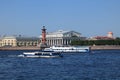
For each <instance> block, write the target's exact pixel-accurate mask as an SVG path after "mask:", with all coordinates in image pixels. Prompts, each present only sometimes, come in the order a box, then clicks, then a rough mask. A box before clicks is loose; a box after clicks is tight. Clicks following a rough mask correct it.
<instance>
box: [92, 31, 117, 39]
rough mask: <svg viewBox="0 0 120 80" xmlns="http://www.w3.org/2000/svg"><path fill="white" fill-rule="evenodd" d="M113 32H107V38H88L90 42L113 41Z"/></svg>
mask: <svg viewBox="0 0 120 80" xmlns="http://www.w3.org/2000/svg"><path fill="white" fill-rule="evenodd" d="M113 39H115V38H114V37H113V32H108V34H107V36H95V37H92V38H90V40H113Z"/></svg>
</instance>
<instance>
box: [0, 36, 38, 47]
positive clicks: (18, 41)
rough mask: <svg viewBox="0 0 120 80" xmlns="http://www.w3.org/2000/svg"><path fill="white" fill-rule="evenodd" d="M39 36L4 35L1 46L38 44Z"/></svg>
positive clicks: (0, 40)
mask: <svg viewBox="0 0 120 80" xmlns="http://www.w3.org/2000/svg"><path fill="white" fill-rule="evenodd" d="M38 42H39V38H36V37H14V36H11V37H3V38H1V39H0V47H17V46H19V47H21V46H37V45H38Z"/></svg>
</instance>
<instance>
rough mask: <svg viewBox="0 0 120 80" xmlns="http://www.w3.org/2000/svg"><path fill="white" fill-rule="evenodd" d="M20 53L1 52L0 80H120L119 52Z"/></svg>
mask: <svg viewBox="0 0 120 80" xmlns="http://www.w3.org/2000/svg"><path fill="white" fill-rule="evenodd" d="M23 52H25V51H0V80H120V50H97V51H92V52H91V53H68V54H67V53H64V54H63V56H64V57H63V58H23V57H18V55H19V54H22V53H23Z"/></svg>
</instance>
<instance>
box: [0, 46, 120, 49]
mask: <svg viewBox="0 0 120 80" xmlns="http://www.w3.org/2000/svg"><path fill="white" fill-rule="evenodd" d="M103 49H104V50H105V49H106V50H110V49H119V50H120V46H116V45H113V46H108V45H102V46H91V50H103ZM0 50H40V47H1V48H0Z"/></svg>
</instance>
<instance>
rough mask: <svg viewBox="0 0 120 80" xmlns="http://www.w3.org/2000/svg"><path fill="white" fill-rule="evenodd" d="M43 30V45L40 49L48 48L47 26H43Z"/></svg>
mask: <svg viewBox="0 0 120 80" xmlns="http://www.w3.org/2000/svg"><path fill="white" fill-rule="evenodd" d="M41 30H42V41H41V44H40V48H41V49H43V48H46V47H47V43H46V29H45V26H43V28H42V29H41Z"/></svg>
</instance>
